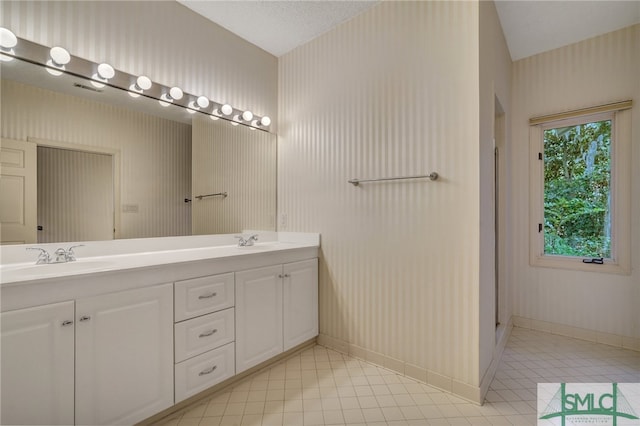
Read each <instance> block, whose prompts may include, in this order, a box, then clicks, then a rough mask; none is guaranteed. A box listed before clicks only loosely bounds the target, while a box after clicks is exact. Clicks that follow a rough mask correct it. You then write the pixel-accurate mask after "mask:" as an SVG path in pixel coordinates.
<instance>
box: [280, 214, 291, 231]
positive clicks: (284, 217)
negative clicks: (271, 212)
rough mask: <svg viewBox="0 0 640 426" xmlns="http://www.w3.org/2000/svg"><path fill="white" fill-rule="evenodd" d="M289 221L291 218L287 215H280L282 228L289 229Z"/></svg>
mask: <svg viewBox="0 0 640 426" xmlns="http://www.w3.org/2000/svg"><path fill="white" fill-rule="evenodd" d="M288 219H289V218H288V216H287V214H286V213H280V227H282V228H286V227H287V222H289V220H288Z"/></svg>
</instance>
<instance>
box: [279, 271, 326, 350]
mask: <svg viewBox="0 0 640 426" xmlns="http://www.w3.org/2000/svg"><path fill="white" fill-rule="evenodd" d="M283 271H284V350H285V351H286V350H289V349H291V348H293V347H294V346H296V345H299V344H300V343H303V342H305V341H307V340H309V339H311V338H313V337H315V336H317V335H318V259H311V260H305V261H302V262H295V263H288V264H286V265H284V267H283Z"/></svg>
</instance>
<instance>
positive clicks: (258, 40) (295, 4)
mask: <svg viewBox="0 0 640 426" xmlns="http://www.w3.org/2000/svg"><path fill="white" fill-rule="evenodd" d="M177 1H178V2H180V3H182V4H183V5H185V6H186V7H188V8H189V9H191V10H193V11H194V12H196V13H199V14H200V15H202V16H204V17H205V18H207V19H209V20H210V21H213V22H215V23H216V24H218V25H220V26H222V27H224V28H226V29H228V30H229V31H231V32H232V33H235V34H237V35H238V36H240V37H242V38H243V39H245V40H247V41H249V42H251V43H253V44H255V45H256V46H258V47H261V48H262V49H264V50H266V51H267V52H269V53H271V54H273V55H275V56H282V55H284V54H285V53H287V52H289V51H290V50H292V49H294V48H296V47H298V46H300V45H302V44H304V43H306V42H308V41H310V40H312V39H314V38H316V37H317V36H319V35H320V34H322V33H325V32H327V31H329V30H330V29H332V28H334V27H336V26H337V25H339V24H340V23H342V22H345V21H347V20H349V19H351V18H353V17H354V16H356V15H358V14H359V13H361V12H363V11H364V10H366V9H369V8H370V7H371V6H373V5H375V4H376V3H378V0H376V1H291V0H290V1H238V0H236V1H202V0H177Z"/></svg>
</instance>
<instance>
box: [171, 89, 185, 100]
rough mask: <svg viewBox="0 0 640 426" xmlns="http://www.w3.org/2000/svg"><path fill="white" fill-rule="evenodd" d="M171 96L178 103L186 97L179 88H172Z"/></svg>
mask: <svg viewBox="0 0 640 426" xmlns="http://www.w3.org/2000/svg"><path fill="white" fill-rule="evenodd" d="M169 96H171V97H172V98H173V99H175V100H176V101H179V100H180V99H182V96H184V93H182V89H181V88H179V87H172V88H171V89H170V90H169Z"/></svg>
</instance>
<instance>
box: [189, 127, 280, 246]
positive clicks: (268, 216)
mask: <svg viewBox="0 0 640 426" xmlns="http://www.w3.org/2000/svg"><path fill="white" fill-rule="evenodd" d="M192 140H193V145H192V182H193V189H192V193H193V196H194V197H195V196H197V195H201V194H212V193H218V192H226V193H227V194H228V196H227V197H226V198H222V197H208V198H203V199H202V200H197V199H195V198H194V199H193V201H192V211H193V220H192V229H193V234H194V235H196V234H230V233H238V232H242V231H243V230H250V229H255V230H264V231H275V229H276V223H275V221H276V136H275V135H273V134H271V133H267V132H262V131H259V130H251V129H249V128H248V127H244V126H232V125H231V124H229V122H227V121H224V120H217V121H212V120H210V119H209V118H206V117H194V121H193V137H192Z"/></svg>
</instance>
